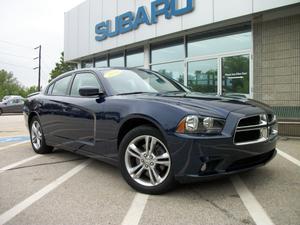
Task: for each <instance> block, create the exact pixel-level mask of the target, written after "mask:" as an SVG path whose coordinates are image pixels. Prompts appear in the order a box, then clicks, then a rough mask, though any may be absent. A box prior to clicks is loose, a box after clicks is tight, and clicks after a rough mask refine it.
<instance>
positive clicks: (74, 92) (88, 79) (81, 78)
mask: <svg viewBox="0 0 300 225" xmlns="http://www.w3.org/2000/svg"><path fill="white" fill-rule="evenodd" d="M84 87H90V88H98V89H99V91H100V90H101V87H100V85H99V81H98V79H97V78H96V77H95V75H94V74H92V73H79V74H77V75H76V76H75V78H74V81H73V84H72V88H71V96H80V94H79V89H80V88H84Z"/></svg>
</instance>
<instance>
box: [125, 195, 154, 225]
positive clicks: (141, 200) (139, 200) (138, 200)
mask: <svg viewBox="0 0 300 225" xmlns="http://www.w3.org/2000/svg"><path fill="white" fill-rule="evenodd" d="M148 197H149V195H146V194H141V193H137V194H136V195H135V196H134V199H133V201H132V203H131V206H130V208H129V210H128V211H127V213H126V216H125V217H124V219H123V221H122V224H121V225H138V224H139V221H140V219H141V217H142V214H143V211H144V208H145V206H146V203H147V200H148Z"/></svg>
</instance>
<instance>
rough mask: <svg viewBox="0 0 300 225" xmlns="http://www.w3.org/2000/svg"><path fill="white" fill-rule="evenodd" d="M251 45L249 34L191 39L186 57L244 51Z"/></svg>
mask: <svg viewBox="0 0 300 225" xmlns="http://www.w3.org/2000/svg"><path fill="white" fill-rule="evenodd" d="M251 43H252V38H251V32H245V33H239V34H232V35H227V36H222V37H216V38H210V39H201V38H195V37H191V38H189V39H188V46H187V47H188V57H194V56H203V55H212V54H219V53H223V52H232V51H239V50H246V49H250V48H251V47H252V44H251Z"/></svg>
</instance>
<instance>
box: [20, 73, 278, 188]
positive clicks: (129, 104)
mask: <svg viewBox="0 0 300 225" xmlns="http://www.w3.org/2000/svg"><path fill="white" fill-rule="evenodd" d="M24 116H25V121H26V123H27V125H28V127H29V131H30V136H31V143H32V147H33V149H34V151H35V152H37V153H40V154H44V153H49V152H51V151H52V150H53V148H54V147H56V148H60V149H65V150H69V151H72V152H75V153H78V154H82V155H85V156H89V157H93V158H95V159H99V160H102V161H105V162H108V163H111V164H113V165H116V166H118V167H120V170H121V173H122V175H123V177H124V179H125V180H126V181H127V183H128V184H129V185H131V186H132V187H133V188H135V189H136V190H138V191H140V192H143V193H149V194H160V193H163V192H166V191H168V190H169V189H170V188H172V187H174V184H175V183H177V182H182V183H183V182H192V181H201V180H206V179H210V178H216V177H220V176H224V175H229V174H233V173H238V172H241V171H245V170H249V169H252V168H255V167H257V166H261V165H264V164H266V163H267V162H269V161H270V160H271V159H272V158H273V157H274V156H275V155H276V139H277V125H276V117H275V115H274V114H273V112H272V110H271V109H270V108H269V107H268V106H267V105H265V104H263V103H260V102H257V101H254V100H250V99H245V98H234V97H230V98H229V97H222V96H207V95H203V94H201V93H193V92H191V91H189V90H188V89H187V88H186V87H184V86H183V85H181V84H180V83H178V82H176V81H174V80H172V79H170V78H168V77H166V76H163V75H160V74H159V73H157V72H153V71H150V70H144V69H126V68H101V69H100V68H99V69H97V68H94V69H81V70H77V71H72V72H68V73H66V74H63V75H61V76H59V77H58V78H56V79H55V80H53V81H52V82H51V83H50V84H49V85H48V86H47V87H46V88H45V90H44V91H43V92H42V93H40V94H37V95H34V96H32V97H29V98H28V99H27V100H26V102H25V107H24Z"/></svg>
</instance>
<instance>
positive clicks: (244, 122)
mask: <svg viewBox="0 0 300 225" xmlns="http://www.w3.org/2000/svg"><path fill="white" fill-rule="evenodd" d="M259 121H260V116H259V115H257V116H251V117H247V118H243V119H241V120H240V122H239V125H238V126H239V127H245V126H251V125H258V124H259Z"/></svg>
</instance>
